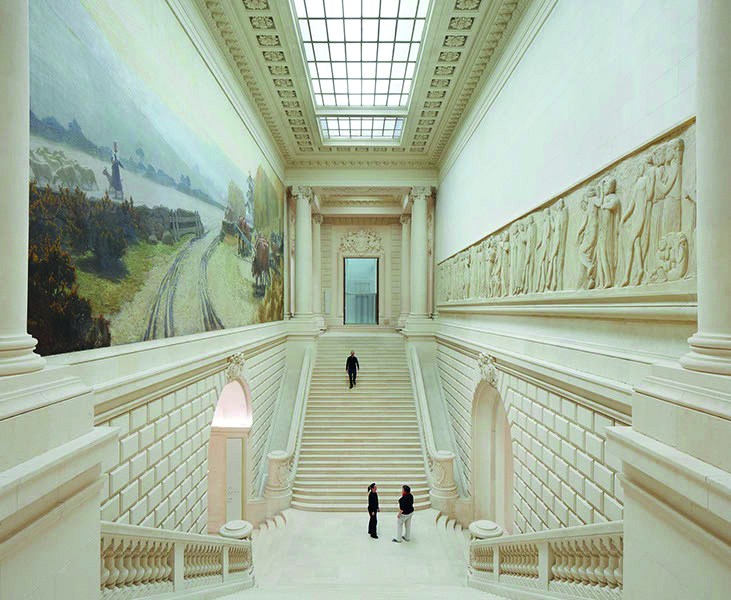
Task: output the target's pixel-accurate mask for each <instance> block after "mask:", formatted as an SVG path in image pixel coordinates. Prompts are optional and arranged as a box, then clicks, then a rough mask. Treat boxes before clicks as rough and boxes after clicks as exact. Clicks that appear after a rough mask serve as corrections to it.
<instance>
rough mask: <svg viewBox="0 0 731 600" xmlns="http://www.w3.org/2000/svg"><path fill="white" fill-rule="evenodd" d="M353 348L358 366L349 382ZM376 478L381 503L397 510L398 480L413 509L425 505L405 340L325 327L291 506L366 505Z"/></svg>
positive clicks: (426, 488) (350, 508)
mask: <svg viewBox="0 0 731 600" xmlns="http://www.w3.org/2000/svg"><path fill="white" fill-rule="evenodd" d="M351 350H354V351H355V353H356V356H357V357H358V360H359V362H360V368H361V370H360V372H359V374H358V380H357V385H356V386H355V387H354V388H353V389H352V390H351V389H349V387H348V376H347V373H346V372H345V360H346V358H347V357H348V355H349V354H350V351H351ZM373 481H375V482H376V483H377V484H378V497H379V500H380V506H381V511H395V510H397V502H398V498H399V497H400V495H401V486H402V485H403V484H408V485H410V486H411V491H412V493H413V495H414V500H415V505H414V506H415V508H416V509H417V510H419V509H423V508H428V507H429V506H430V504H429V485H428V482H427V479H426V473H425V470H424V459H423V455H422V451H421V440H420V437H419V426H418V422H417V416H416V408H415V406H414V398H413V394H412V389H411V379H410V377H409V370H408V366H407V363H406V348H405V345H404V341H403V339H402V338H401V336H399V335H398V334H396V333H376V334H371V335H360V336H352V335H347V336H346V335H343V334H340V333H328V334H325V335H323V336H322V337H321V338H320V341H319V342H318V349H317V360H316V364H315V368H314V371H313V374H312V383H311V386H310V394H309V398H308V401H307V412H306V415H305V422H304V429H303V433H302V446H301V450H300V458H299V464H298V466H297V473H296V476H295V481H294V487H293V499H292V507H294V508H299V509H303V510H316V511H365V510H366V505H367V495H368V492H367V487H368V484H370V483H371V482H373Z"/></svg>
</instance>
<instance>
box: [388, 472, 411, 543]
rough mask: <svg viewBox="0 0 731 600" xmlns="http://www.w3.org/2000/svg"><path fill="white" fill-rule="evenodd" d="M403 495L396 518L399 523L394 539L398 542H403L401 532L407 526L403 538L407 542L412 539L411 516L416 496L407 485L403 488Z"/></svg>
mask: <svg viewBox="0 0 731 600" xmlns="http://www.w3.org/2000/svg"><path fill="white" fill-rule="evenodd" d="M401 490H402V491H401V497H400V498H399V499H398V506H399V511H398V515H397V516H396V519H397V520H398V525H397V527H396V537H395V538H393V541H394V542H396V543H397V544H400V543H401V539H402V536H401V532H402V530H403V529H404V527H405V528H406V532H405V534H404V535H403V539H404V540H406V541H407V542H408V541H409V540H410V539H411V517H412V516H413V515H414V497H413V496H412V495H411V488H410V487H409V486H408V485H405V486H403V487H402V488H401Z"/></svg>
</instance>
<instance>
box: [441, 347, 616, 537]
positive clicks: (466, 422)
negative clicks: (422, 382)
mask: <svg viewBox="0 0 731 600" xmlns="http://www.w3.org/2000/svg"><path fill="white" fill-rule="evenodd" d="M473 355H474V351H473V350H471V349H470V348H468V347H467V346H464V347H460V346H459V345H458V344H454V343H449V344H446V343H438V346H437V365H438V369H439V374H440V378H441V382H442V388H443V391H444V397H445V401H446V403H447V408H448V413H449V418H450V422H451V425H452V429H453V438H454V441H455V446H456V450H457V454H458V456H459V459H460V463H461V467H462V470H463V480H464V482H465V487H466V488H467V490H469V489H470V487H471V482H472V478H473V475H472V460H471V454H472V410H473V406H472V403H473V400H474V393H475V388H476V384H477V380H476V378H477V368H476V361H475V358H474V356H473ZM499 362H500V361H499ZM511 371H513V370H512V369H511ZM496 387H497V389H498V391H499V393H500V398H501V399H502V402H503V403H504V406H505V409H506V412H507V414H508V420H509V422H510V431H511V438H512V443H513V455H514V463H513V465H514V508H515V511H514V515H515V532H521V533H526V532H531V531H542V530H545V529H555V528H558V527H571V526H574V525H582V524H591V523H600V522H604V521H613V520H617V519H621V518H622V490H621V487H620V485H619V483H618V480H617V471H618V470H619V469H620V464H619V462H618V461H617V460H616V459H613V458H612V456H611V455H609V454H608V453H607V452H606V451H605V438H606V436H605V433H604V431H605V428H606V427H610V426H613V425H615V424H626V423H627V422H628V421H629V419H628V418H622V417H619V416H617V415H616V414H615V415H614V418H613V417H611V416H609V413H610V412H611V411H603V410H601V407H600V406H599V405H598V404H597V403H596V402H593V401H591V400H589V399H587V398H582V397H581V396H579V395H578V394H576V393H575V392H574V391H571V392H569V391H568V390H566V391H564V392H563V393H562V390H561V389H560V388H559V387H557V386H554V385H548V384H545V385H541V384H540V383H539V382H538V380H535V379H533V378H532V377H530V376H521V375H520V374H518V373H517V372H511V373H508V372H505V371H503V370H502V369H500V368H499V369H498V378H497V386H496ZM616 419H620V420H619V421H618V420H616Z"/></svg>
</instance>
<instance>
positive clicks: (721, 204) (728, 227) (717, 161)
mask: <svg viewBox="0 0 731 600" xmlns="http://www.w3.org/2000/svg"><path fill="white" fill-rule="evenodd" d="M697 81H698V84H697V86H696V90H697V92H696V93H697V95H698V108H697V117H696V123H697V124H696V136H697V142H696V143H697V153H698V154H697V169H698V176H697V177H698V183H697V189H698V207H697V211H698V215H697V226H696V227H697V229H696V231H697V233H696V236H697V238H696V239H697V258H698V332H697V333H696V334H695V335H693V336H692V337H691V338H690V339H689V340H688V342H689V343H690V352H689V353H688V354H686V355H685V356H684V357H683V358H682V359H681V363H682V365H683V366H684V367H685V368H686V369H690V370H693V371H701V372H704V373H715V374H718V375H731V309H729V298H731V270H729V268H728V259H729V256H731V235H729V232H731V199H730V197H729V190H731V169H729V164H731V111H729V108H728V99H729V96H731V3H729V2H728V0H703V1H702V2H698V80H697Z"/></svg>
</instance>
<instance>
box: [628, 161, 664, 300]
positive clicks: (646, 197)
mask: <svg viewBox="0 0 731 600" xmlns="http://www.w3.org/2000/svg"><path fill="white" fill-rule="evenodd" d="M654 194H655V168H654V165H653V162H652V157H651V156H648V157H647V158H646V159H645V161H644V163H643V164H642V172H641V174H640V176H639V178H638V179H637V181H636V182H635V184H634V185H633V186H632V190H631V191H630V194H629V199H628V205H627V210H626V211H625V212H624V214H623V215H622V218H621V224H622V227H623V231H624V235H623V236H622V237H623V239H622V244H621V248H622V259H623V260H622V265H623V266H624V274H623V277H622V281H621V283H620V285H621V286H627V285H630V283H631V284H632V285H639V284H641V283H642V280H643V279H644V276H645V268H646V264H647V250H648V248H649V243H650V231H649V228H650V214H651V210H652V202H653V196H654ZM633 269H634V270H635V274H634V276H633V275H632V271H633Z"/></svg>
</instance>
